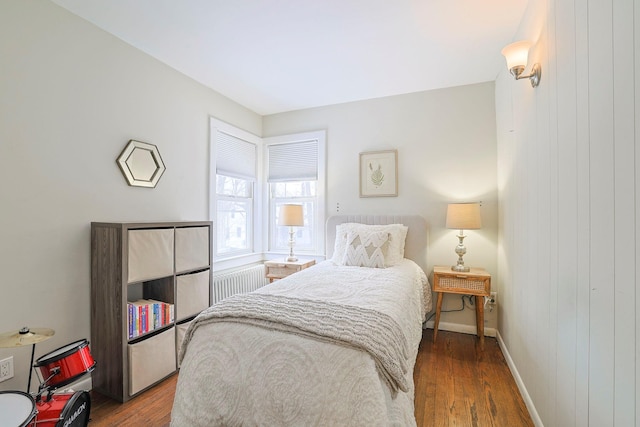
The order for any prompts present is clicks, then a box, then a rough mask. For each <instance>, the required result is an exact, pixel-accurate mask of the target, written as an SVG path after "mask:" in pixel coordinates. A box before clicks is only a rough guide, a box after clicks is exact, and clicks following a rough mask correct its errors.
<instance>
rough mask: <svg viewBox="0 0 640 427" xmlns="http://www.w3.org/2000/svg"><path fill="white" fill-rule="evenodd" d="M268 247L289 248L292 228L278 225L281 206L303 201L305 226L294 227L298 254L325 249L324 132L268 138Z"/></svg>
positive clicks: (276, 250)
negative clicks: (290, 229)
mask: <svg viewBox="0 0 640 427" xmlns="http://www.w3.org/2000/svg"><path fill="white" fill-rule="evenodd" d="M265 143H266V152H267V161H266V165H267V166H266V167H267V187H268V205H269V206H268V209H269V218H270V220H269V224H268V230H269V250H270V251H272V252H286V251H287V250H288V242H289V229H288V227H282V226H278V225H277V224H278V215H279V211H280V209H279V208H280V206H282V205H283V204H285V203H295V204H301V205H303V212H304V226H303V227H295V228H294V231H295V240H296V246H295V252H296V254H305V253H306V254H309V255H312V254H313V255H317V254H323V253H324V219H325V204H324V187H325V184H324V183H325V132H324V131H319V132H310V133H305V134H298V135H287V136H282V137H275V138H267V139H265Z"/></svg>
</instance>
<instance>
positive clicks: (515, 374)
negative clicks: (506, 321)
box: [496, 331, 544, 427]
mask: <svg viewBox="0 0 640 427" xmlns="http://www.w3.org/2000/svg"><path fill="white" fill-rule="evenodd" d="M496 338H497V340H498V345H499V346H500V350H502V354H503V355H504V359H505V360H506V362H507V366H509V369H510V370H511V374H512V375H513V378H514V379H515V380H516V385H517V386H518V389H519V390H520V394H521V395H522V399H523V400H524V404H525V405H527V409H528V410H529V415H531V419H532V420H533V423H534V424H535V425H536V426H537V427H544V424H542V419H540V415H539V414H538V411H537V410H536V406H535V405H534V404H533V400H531V396H529V392H528V391H527V387H525V385H524V382H523V381H522V377H520V373H519V372H518V369H517V368H516V365H515V363H514V362H513V359H512V358H511V354H509V350H508V349H507V345H506V344H505V342H504V340H503V339H502V336H501V335H500V332H497V331H496Z"/></svg>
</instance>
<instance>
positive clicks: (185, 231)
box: [175, 227, 210, 273]
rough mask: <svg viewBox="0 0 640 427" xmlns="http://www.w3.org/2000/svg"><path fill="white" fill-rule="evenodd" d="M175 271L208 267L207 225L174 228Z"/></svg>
mask: <svg viewBox="0 0 640 427" xmlns="http://www.w3.org/2000/svg"><path fill="white" fill-rule="evenodd" d="M175 236H176V272H177V273H181V272H185V271H189V270H196V269H202V268H207V267H209V262H210V260H209V227H179V228H176V234H175Z"/></svg>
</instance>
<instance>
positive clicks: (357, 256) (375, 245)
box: [342, 231, 389, 268]
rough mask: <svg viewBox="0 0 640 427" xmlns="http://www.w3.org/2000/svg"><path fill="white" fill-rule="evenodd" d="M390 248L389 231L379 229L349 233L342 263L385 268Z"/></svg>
mask: <svg viewBox="0 0 640 427" xmlns="http://www.w3.org/2000/svg"><path fill="white" fill-rule="evenodd" d="M388 249H389V233H385V232H383V231H378V232H375V233H370V232H364V233H361V232H353V231H350V232H349V233H348V234H347V247H346V250H345V252H344V258H343V260H342V265H351V266H355V267H372V268H385V267H386V266H385V262H384V259H385V256H386V254H387V251H388Z"/></svg>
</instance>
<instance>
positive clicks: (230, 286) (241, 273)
mask: <svg viewBox="0 0 640 427" xmlns="http://www.w3.org/2000/svg"><path fill="white" fill-rule="evenodd" d="M264 274H265V273H264V265H263V264H256V265H252V266H250V267H246V268H242V269H240V270H233V271H228V272H225V271H221V272H220V273H214V274H213V294H214V302H218V301H221V300H223V299H225V298H227V297H230V296H231V295H235V294H243V293H247V292H251V291H255V290H256V289H258V288H259V287H261V286H264V285H266V284H267V283H269V279H267V278H266V277H265V276H264Z"/></svg>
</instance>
